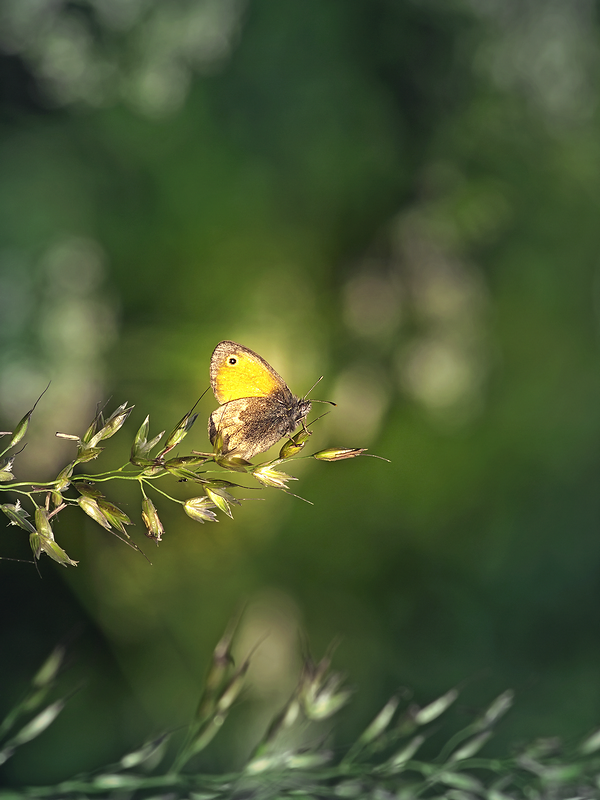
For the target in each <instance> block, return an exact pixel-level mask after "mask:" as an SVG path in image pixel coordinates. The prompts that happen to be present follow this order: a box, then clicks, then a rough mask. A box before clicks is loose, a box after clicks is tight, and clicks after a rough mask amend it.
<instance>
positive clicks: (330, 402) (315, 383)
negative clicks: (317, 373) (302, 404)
mask: <svg viewBox="0 0 600 800" xmlns="http://www.w3.org/2000/svg"><path fill="white" fill-rule="evenodd" d="M322 380H323V376H322V375H321V377H320V378H319V379H318V380H316V381H315V382H314V383H313V385H312V386H311V387H310V389H309V390H308V392H307V393H306V394H305V395H304V397H303V398H302V399H303V400H306V398H307V397H308V395H309V394H310V393H311V392H312V390H313V389H314V388H315V386H316V385H317V384H318V383H321V381H322ZM310 402H311V403H328V404H329V405H330V406H335V405H337V404H336V403H334V402H333V400H311V401H310Z"/></svg>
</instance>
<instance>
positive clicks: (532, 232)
mask: <svg viewBox="0 0 600 800" xmlns="http://www.w3.org/2000/svg"><path fill="white" fill-rule="evenodd" d="M597 14H598V7H597V4H595V3H592V2H588V1H587V0H577V1H575V0H573V1H572V2H569V3H565V2H562V0H531V2H528V3H522V2H520V1H519V0H328V2H326V3H323V2H317V0H302V2H300V1H299V0H280V1H279V2H277V3H274V2H268V0H248V2H243V0H177V2H175V1H174V0H169V1H168V2H167V0H162V1H161V0H78V1H77V2H75V1H74V2H66V1H62V2H50V0H38V2H36V3H33V2H31V3H29V2H27V3H25V2H22V0H2V2H0V51H1V52H0V93H1V97H0V101H1V107H0V343H1V346H0V428H1V429H3V430H8V429H10V428H11V427H12V426H14V425H15V424H16V422H17V421H18V419H20V417H21V416H22V415H23V414H24V413H25V412H26V411H27V410H28V409H29V408H30V407H31V405H32V403H33V402H34V400H35V399H36V397H37V396H38V394H39V393H40V392H41V391H42V390H43V388H44V387H45V385H46V384H47V383H48V381H51V386H50V389H49V391H48V393H47V394H46V395H45V396H44V398H43V400H42V402H41V403H40V405H39V407H38V409H37V410H36V413H35V415H34V418H33V423H32V427H31V429H30V433H29V435H28V445H27V448H26V449H25V451H24V452H23V453H22V454H21V455H20V456H19V459H18V460H17V464H16V467H17V476H18V477H19V478H20V479H22V480H36V479H38V480H41V479H44V478H51V477H53V476H54V475H55V474H56V473H57V471H58V470H59V469H60V468H61V467H62V466H63V465H64V464H65V463H67V461H68V460H69V459H70V458H72V445H70V444H69V443H65V442H60V441H57V440H55V439H54V432H55V431H56V430H62V431H67V432H69V433H77V434H81V433H82V432H83V431H84V430H85V428H86V427H87V425H88V424H89V421H90V420H91V418H92V417H93V414H94V410H95V406H96V404H97V403H98V402H99V401H105V400H106V399H107V398H111V399H110V400H109V410H112V408H113V407H116V406H117V405H118V404H119V403H121V402H123V401H124V400H128V401H129V402H130V403H134V404H135V406H136V408H135V411H134V412H133V414H132V416H131V418H130V420H129V422H128V423H127V425H126V426H125V428H124V429H123V430H122V431H121V432H120V433H119V435H118V436H117V437H115V438H114V439H112V440H110V442H108V443H107V448H106V451H105V454H104V456H103V457H102V458H101V459H100V460H99V461H98V462H97V468H98V469H110V468H111V467H116V466H118V465H119V464H121V463H122V462H123V461H126V460H127V458H128V453H129V447H130V444H131V440H132V438H133V436H134V433H135V431H136V430H137V428H138V427H139V425H140V424H141V422H142V420H143V419H144V417H145V416H146V414H147V413H149V414H150V420H151V426H152V427H151V433H152V434H154V433H157V432H158V431H160V430H162V429H164V428H167V429H170V428H172V427H173V426H174V425H175V424H176V422H177V421H178V420H179V419H180V418H181V417H182V416H183V414H184V413H185V412H186V411H187V410H188V409H189V408H190V407H191V406H192V405H193V403H194V402H195V401H196V399H197V397H198V396H199V395H200V394H201V393H202V392H203V391H204V390H205V389H206V388H207V386H208V365H209V360H210V355H211V353H212V350H213V348H214V346H215V345H216V344H217V342H218V341H220V340H221V339H225V338H228V339H234V340H236V341H239V342H241V343H242V344H244V345H246V346H248V347H250V348H252V349H254V350H257V351H258V352H260V353H261V354H262V355H263V356H264V357H265V358H267V360H268V361H269V362H270V363H272V364H273V366H274V367H275V368H276V369H277V370H278V371H279V372H281V374H282V375H283V376H284V377H285V378H286V380H287V382H288V383H289V385H290V387H291V388H292V390H293V391H295V392H296V393H298V394H303V393H304V392H305V391H306V390H308V388H309V387H310V386H311V385H312V384H313V383H314V381H315V380H316V379H317V378H318V377H319V376H320V375H324V376H325V377H324V380H323V381H322V382H321V383H320V384H319V386H318V389H317V390H315V396H317V397H321V398H323V399H332V400H334V401H336V403H337V404H338V406H337V408H336V409H334V410H333V411H332V413H331V414H329V415H328V416H327V417H326V418H324V419H323V420H321V421H320V422H318V423H317V424H316V425H315V432H314V436H313V437H312V440H311V443H310V445H311V447H312V449H313V450H316V449H318V448H319V447H325V446H328V445H334V444H335V445H340V446H348V447H368V448H369V449H370V451H371V452H374V453H378V454H380V455H382V456H385V457H387V458H389V459H390V460H391V464H386V463H385V462H382V461H377V460H375V459H367V458H364V459H356V460H354V461H346V462H340V463H337V464H324V463H312V462H308V461H306V462H298V464H297V465H292V466H291V467H290V470H289V471H291V472H294V474H296V475H298V476H299V478H300V480H299V482H298V483H296V484H294V485H293V487H292V489H293V490H294V491H296V492H297V493H298V494H300V495H302V497H305V498H307V499H310V500H311V501H312V502H313V503H314V505H308V504H306V503H303V502H301V501H300V500H297V499H295V498H293V497H290V496H286V495H284V494H282V493H277V492H275V491H272V492H266V493H265V495H264V500H263V501H261V502H257V501H255V500H254V499H251V500H249V501H248V502H246V503H244V504H243V505H242V506H241V507H239V508H236V509H235V519H234V520H233V521H231V520H229V519H225V518H223V517H221V519H220V522H219V523H218V525H204V526H200V525H198V524H195V523H193V522H192V521H191V520H189V519H188V518H187V517H185V515H184V514H183V513H182V512H181V510H180V509H179V508H174V507H171V506H169V505H168V504H167V503H166V502H161V501H160V498H159V497H158V496H154V498H153V499H154V500H155V502H156V503H157V505H158V506H159V509H160V513H161V516H162V518H163V521H164V524H165V528H166V534H165V537H164V541H163V543H162V544H161V545H160V547H158V548H156V547H154V545H153V544H152V543H151V542H148V541H147V540H145V538H144V536H143V532H142V529H141V523H140V520H139V497H138V495H137V494H136V493H135V492H134V491H131V490H130V489H129V487H126V488H125V489H124V488H122V487H120V486H119V485H118V484H117V483H115V484H113V486H112V487H111V491H110V493H109V498H110V499H111V500H112V501H113V502H116V503H118V504H120V505H122V507H123V508H125V510H126V511H127V513H128V514H129V515H130V516H131V517H132V519H134V521H135V522H136V523H137V524H136V528H135V529H132V531H133V533H132V535H133V537H134V540H135V541H136V542H137V544H139V545H140V546H141V547H142V548H143V549H144V550H145V552H146V553H147V554H148V556H149V558H150V560H151V561H152V566H150V565H149V564H148V562H147V561H146V560H144V559H143V558H142V557H141V556H140V555H139V554H137V553H135V552H134V551H133V550H130V549H128V548H127V547H125V546H124V545H122V544H121V543H120V542H119V541H117V540H116V539H114V538H113V537H111V536H110V535H109V534H108V533H107V532H106V531H103V530H102V529H101V528H100V527H99V526H97V525H96V524H95V523H93V522H92V521H91V520H89V519H83V515H82V514H77V513H75V511H67V512H66V513H64V514H62V515H61V517H60V518H59V520H60V521H59V522H58V523H57V528H56V535H57V539H58V541H59V543H60V544H61V545H62V546H63V547H64V548H65V549H66V550H67V552H68V553H69V555H70V556H71V557H72V558H74V559H78V560H79V561H80V564H79V566H78V567H76V568H69V569H64V568H62V567H60V566H58V565H57V564H54V563H53V562H50V560H49V559H44V558H43V559H42V561H41V562H40V575H38V574H37V573H36V571H35V569H34V568H33V567H31V566H30V565H28V564H24V563H19V562H11V561H3V562H2V566H1V571H2V579H1V580H0V593H1V601H2V607H3V609H4V610H3V614H2V627H1V631H0V652H1V654H2V657H1V659H0V686H1V687H2V691H1V693H0V694H1V698H0V706H1V709H0V710H2V709H5V708H8V707H9V705H10V703H11V702H12V701H13V700H14V698H15V697H17V696H18V695H19V693H20V692H21V691H23V689H24V687H25V685H26V683H27V681H28V680H29V678H30V676H31V674H32V673H33V671H34V670H35V669H36V668H37V666H38V665H39V663H40V662H41V660H42V659H43V658H44V657H45V656H46V654H47V653H48V652H49V651H50V650H51V649H52V647H53V646H54V645H55V644H56V643H57V642H58V641H62V640H65V638H66V640H68V641H69V642H70V644H69V651H70V653H71V657H72V660H73V663H72V666H71V668H70V680H71V681H72V683H73V684H74V685H77V684H78V683H81V684H82V686H81V689H80V691H79V692H78V693H77V694H76V695H75V697H73V698H72V700H71V701H70V703H69V705H68V707H67V709H66V710H65V712H64V714H63V715H62V717H61V718H60V719H59V721H58V722H57V723H56V724H55V725H54V726H53V728H52V729H50V731H48V732H47V733H46V734H44V735H43V736H42V737H40V738H39V739H38V740H36V741H34V742H33V743H32V744H31V745H29V747H28V748H22V750H21V751H20V752H19V753H18V754H17V755H16V756H15V757H14V759H12V760H11V761H9V762H8V763H7V764H6V765H5V766H4V767H3V776H4V778H3V779H5V780H6V781H8V782H11V783H12V782H27V783H30V782H33V783H35V782H41V781H56V780H60V779H61V778H64V777H66V776H68V775H70V774H72V773H73V772H76V771H78V770H81V769H90V768H92V767H94V766H98V765H100V764H103V763H106V762H108V761H110V760H111V759H115V758H117V757H119V756H120V755H121V754H122V753H123V752H124V751H125V749H126V748H128V747H132V746H135V745H137V744H138V743H139V742H141V741H142V740H143V739H145V738H146V737H147V736H149V735H152V734H155V733H158V732H160V731H162V730H164V729H166V728H169V729H172V728H176V727H178V726H180V725H183V724H185V722H187V720H188V719H189V717H190V715H191V713H192V712H193V709H194V707H195V703H196V700H197V693H198V686H199V683H200V679H201V677H202V674H203V671H204V669H205V667H206V665H207V663H208V660H209V657H210V653H211V650H212V648H213V646H214V644H215V643H216V641H217V639H218V638H219V636H220V635H221V633H222V631H223V629H224V627H225V625H226V624H227V622H228V620H229V619H230V618H231V617H232V615H234V614H235V613H236V611H237V610H238V609H239V608H240V607H241V606H242V605H245V609H246V610H245V614H244V616H243V619H242V622H241V627H240V632H239V637H238V645H237V648H238V653H239V654H240V655H241V656H243V655H245V654H246V653H247V652H248V651H249V650H250V648H251V647H252V646H253V645H254V644H255V643H256V642H257V641H258V640H259V639H260V638H261V637H263V636H265V634H267V635H266V638H265V639H264V641H263V642H262V644H261V646H260V648H259V650H258V651H257V653H256V655H255V659H254V665H253V668H252V670H251V674H250V680H249V686H248V689H247V691H246V693H245V695H244V699H243V702H241V703H240V704H239V707H238V708H236V710H235V713H234V716H233V719H231V720H230V722H228V725H230V732H229V735H226V734H224V735H223V736H222V737H221V738H222V741H221V738H217V739H216V740H215V742H214V743H213V745H211V748H210V749H209V750H207V751H206V754H205V755H204V756H203V758H204V760H203V762H202V763H203V767H204V768H206V769H209V770H219V769H229V768H231V767H232V766H235V765H236V764H239V763H240V761H241V759H242V758H243V757H244V756H245V755H247V753H248V752H249V751H250V749H251V748H252V744H253V742H254V741H255V740H256V739H257V738H258V736H259V735H260V734H261V733H262V731H263V730H264V727H265V725H266V724H267V720H268V718H269V715H270V714H272V713H273V711H274V709H275V708H277V706H278V705H280V704H282V703H283V702H284V701H285V699H287V696H288V694H289V692H290V691H291V688H292V686H293V685H294V682H295V679H296V677H297V673H298V669H299V664H300V657H299V651H300V647H299V642H300V640H301V638H302V637H303V636H304V635H306V636H307V637H308V639H309V641H310V643H311V648H312V650H313V652H314V654H315V655H316V656H320V655H321V654H322V653H323V652H324V650H325V649H326V647H327V646H328V644H329V642H330V641H331V640H332V639H334V638H335V637H338V636H339V638H340V645H339V647H338V649H337V651H336V655H335V664H336V666H337V667H338V668H340V669H343V670H344V671H346V672H347V673H348V675H349V681H350V683H351V684H352V685H353V686H355V687H356V690H357V691H356V696H355V698H354V700H353V703H352V704H351V706H350V707H349V708H348V709H347V710H346V711H345V712H344V715H343V718H342V724H341V727H340V729H339V730H338V733H337V736H338V740H339V741H347V740H349V739H350V738H351V737H352V736H353V735H355V734H356V733H357V732H358V731H359V730H360V728H361V726H363V725H365V724H366V723H367V722H368V721H369V720H370V718H371V717H372V716H373V715H374V714H375V712H376V711H377V710H378V708H379V707H380V706H381V705H382V704H383V703H384V702H385V700H386V699H387V698H388V697H389V695H390V694H391V693H392V692H393V691H395V690H396V689H397V687H398V686H409V687H411V689H412V690H413V691H414V697H415V699H416V700H417V701H419V702H421V703H425V702H428V701H429V700H431V699H433V698H434V697H435V696H437V695H438V694H440V693H442V692H444V691H445V690H446V689H448V688H450V687H451V686H452V685H455V684H458V683H465V684H466V689H465V694H464V700H463V705H462V706H461V708H460V709H459V710H458V712H457V713H458V714H459V715H461V714H462V716H463V718H464V719H468V718H470V717H469V715H470V713H471V712H472V711H473V710H474V709H477V708H479V707H481V706H483V705H485V704H486V703H487V702H488V701H489V700H491V699H492V697H494V695H495V693H499V692H500V691H502V690H504V689H506V688H514V689H515V690H516V693H517V705H516V711H515V712H513V713H512V716H511V717H510V718H509V719H508V721H507V722H506V723H505V725H504V727H503V729H502V733H501V735H500V740H501V741H500V742H498V741H497V740H496V743H494V742H492V743H490V744H489V745H488V748H487V750H488V752H496V751H501V750H502V749H503V748H504V746H505V744H506V743H507V742H512V741H515V740H518V739H520V738H525V737H534V736H547V735H561V736H563V737H565V738H566V739H568V738H569V737H570V736H573V735H575V734H576V733H583V732H584V731H586V730H587V729H589V728H591V727H593V726H594V725H596V724H597V723H598V722H599V721H600V680H599V677H600V676H599V671H600V629H599V623H600V619H599V615H600V602H599V601H600V513H599V512H600V507H599V495H598V484H599V480H600V372H599V369H598V368H599V355H600V353H599V340H598V336H599V330H600V329H599V322H600V320H599V309H600V283H599V277H600V272H599V266H600V263H599V252H600V225H599V219H600V117H599V112H598V70H599V67H600V50H599V47H598V36H599V33H600V27H599V25H600V22H599V20H598V16H597ZM214 407H215V401H214V399H213V398H212V395H211V394H210V393H209V394H207V395H206V396H205V397H204V398H203V399H202V401H201V403H200V407H199V408H200V419H199V421H198V423H197V425H196V427H195V428H194V429H193V431H192V434H190V437H188V440H186V444H187V443H188V442H189V443H190V446H191V447H195V448H196V449H199V450H204V449H206V447H207V440H206V433H205V422H204V420H205V419H206V418H207V417H208V415H209V414H210V412H211V411H212V410H213V408H214ZM321 409H322V407H319V406H317V408H316V411H317V412H320V410H321ZM248 494H252V493H248ZM1 549H2V555H3V556H10V557H13V558H28V557H29V556H28V547H27V541H26V536H25V535H24V532H23V531H20V530H19V529H17V528H15V527H12V528H6V530H5V533H4V536H3V545H2V548H1ZM502 736H504V737H505V741H502Z"/></svg>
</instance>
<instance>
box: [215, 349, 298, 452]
mask: <svg viewBox="0 0 600 800" xmlns="http://www.w3.org/2000/svg"><path fill="white" fill-rule="evenodd" d="M210 383H211V386H212V389H213V392H214V394H215V397H216V398H217V400H218V401H219V403H221V405H220V407H219V408H217V409H216V411H213V413H212V414H211V415H210V418H209V420H208V435H209V438H210V441H211V444H213V445H214V444H215V443H216V442H217V441H218V440H220V443H221V452H222V453H223V454H224V455H228V454H230V455H235V456H239V457H241V458H244V459H246V460H249V459H250V458H252V457H253V456H255V455H257V454H258V453H263V452H264V451H265V450H268V449H269V448H270V447H272V446H273V445H274V444H276V443H277V442H278V441H279V440H280V439H283V438H284V437H286V436H291V434H292V433H293V432H294V431H295V430H296V428H297V427H298V426H299V425H300V424H301V423H302V422H303V421H304V419H305V418H306V416H307V414H308V413H309V411H310V408H311V404H310V401H309V400H306V399H304V398H300V397H296V395H294V394H292V392H291V391H290V390H289V388H288V386H287V384H286V382H285V381H284V380H283V378H282V377H281V376H280V375H278V374H277V372H275V370H274V369H273V367H272V366H271V365H270V364H268V363H267V362H266V361H265V360H264V358H261V356H259V355H258V353H255V352H254V351H252V350H249V349H248V348H247V347H243V346H242V345H241V344H237V343H236V342H231V341H223V342H220V343H219V344H218V345H217V346H216V348H215V350H214V352H213V354H212V358H211V361H210Z"/></svg>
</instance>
